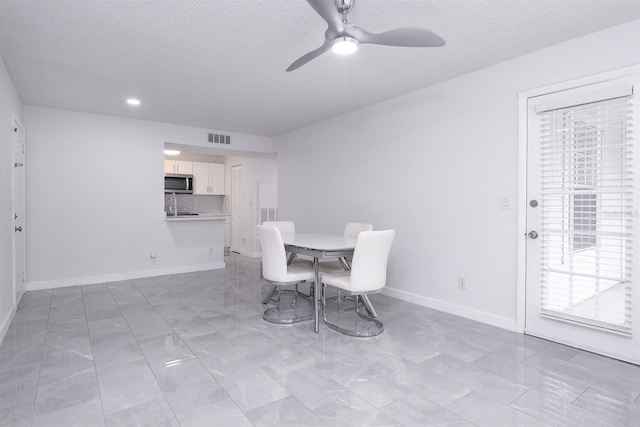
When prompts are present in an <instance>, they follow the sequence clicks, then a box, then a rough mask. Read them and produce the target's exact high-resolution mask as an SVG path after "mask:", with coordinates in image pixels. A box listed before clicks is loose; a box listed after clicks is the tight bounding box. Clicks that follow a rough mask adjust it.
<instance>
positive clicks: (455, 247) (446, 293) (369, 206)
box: [274, 20, 640, 329]
mask: <svg viewBox="0 0 640 427" xmlns="http://www.w3.org/2000/svg"><path fill="white" fill-rule="evenodd" d="M637 63H640V20H636V21H633V22H630V23H628V24H624V25H621V26H618V27H615V28H612V29H608V30H605V31H602V32H598V33H594V34H591V35H588V36H586V37H582V38H579V39H576V40H572V41H569V42H566V43H563V44H560V45H557V46H553V47H550V48H547V49H544V50H541V51H538V52H534V53H532V54H529V55H526V56H522V57H520V58H517V59H515V60H512V61H508V62H505V63H502V64H499V65H496V66H493V67H490V68H487V69H484V70H480V71H478V72H474V73H471V74H468V75H465V76H462V77H460V78H456V79H453V80H450V81H447V82H444V83H441V84H438V85H435V86H432V87H429V88H426V89H423V90H421V91H417V92H414V93H411V94H409V95H406V96H403V97H399V98H396V99H393V100H390V101H387V102H384V103H381V104H377V105H374V106H370V107H367V108H364V109H361V110H358V111H354V112H352V113H349V114H345V115H342V116H338V117H335V118H333V119H330V120H327V121H325V122H322V123H317V124H314V125H312V126H309V127H307V128H303V129H299V130H297V131H294V132H290V133H288V134H284V135H280V136H278V137H276V138H274V146H275V148H276V150H277V152H278V173H279V177H278V182H279V188H278V192H279V195H278V197H279V211H280V217H281V218H283V219H292V220H294V221H295V222H296V230H299V231H307V232H311V231H318V232H332V233H336V234H339V233H341V232H342V230H343V227H344V224H345V223H346V222H349V221H358V222H371V223H373V224H374V227H375V228H376V229H385V228H395V229H396V231H397V234H396V241H395V243H394V247H393V250H392V254H391V258H390V264H389V267H390V269H389V276H388V283H387V289H386V291H387V293H388V294H389V295H392V296H396V297H399V298H403V299H407V300H410V301H413V302H416V303H419V304H423V305H426V306H430V307H434V308H437V309H442V310H445V311H449V312H451V313H454V314H459V315H462V316H466V317H469V318H472V319H476V320H480V321H484V322H487V323H490V324H493V325H496V326H500V327H504V328H509V329H515V325H516V281H517V276H516V247H517V246H516V245H517V240H518V239H517V237H518V236H517V206H515V205H514V208H513V209H511V210H501V209H500V197H501V196H502V195H506V196H509V197H510V199H511V202H512V204H514V203H515V201H516V200H517V179H518V170H517V161H518V158H517V155H518V153H517V147H518V140H517V138H518V129H517V125H518V120H517V114H518V111H517V96H518V93H519V92H521V91H524V90H528V89H531V88H535V87H540V86H544V85H548V84H551V83H555V82H561V81H566V80H570V79H573V78H577V77H581V76H585V75H590V74H594V73H599V72H602V71H606V70H611V69H615V68H620V67H624V66H629V65H633V64H637ZM372 89H373V88H372ZM345 96H348V94H345ZM458 276H464V277H465V278H466V285H467V289H466V290H460V289H458V286H457V278H458Z"/></svg>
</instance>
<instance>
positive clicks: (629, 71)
mask: <svg viewBox="0 0 640 427" xmlns="http://www.w3.org/2000/svg"><path fill="white" fill-rule="evenodd" d="M637 73H640V64H636V65H631V66H629V67H624V68H619V69H617V70H610V71H605V72H603V73H598V74H593V75H590V76H585V77H581V78H577V79H574V80H568V81H564V82H561V83H555V84H551V85H547V86H543V87H539V88H536V89H530V90H527V91H523V92H520V93H519V94H518V231H517V236H518V248H517V254H518V255H517V260H518V265H517V281H516V331H518V332H524V329H525V314H526V298H525V292H526V256H527V239H526V233H527V126H528V123H527V121H528V108H527V104H528V100H529V98H535V97H537V96H542V95H547V94H550V93H554V92H560V91H563V90H567V89H572V88H577V87H581V86H587V85H592V84H595V83H601V82H606V81H609V80H614V79H617V78H621V77H626V76H630V75H633V74H637Z"/></svg>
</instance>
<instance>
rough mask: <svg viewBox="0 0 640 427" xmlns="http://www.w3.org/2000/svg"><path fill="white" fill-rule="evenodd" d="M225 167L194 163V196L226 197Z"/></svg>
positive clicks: (215, 164)
mask: <svg viewBox="0 0 640 427" xmlns="http://www.w3.org/2000/svg"><path fill="white" fill-rule="evenodd" d="M224 191H225V187H224V165H223V164H220V163H202V162H193V194H201V195H214V196H215V195H219V196H221V195H224V194H225V193H224Z"/></svg>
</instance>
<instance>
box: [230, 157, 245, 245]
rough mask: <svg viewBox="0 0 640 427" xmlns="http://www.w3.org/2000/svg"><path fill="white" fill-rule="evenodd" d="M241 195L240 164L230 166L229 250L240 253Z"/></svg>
mask: <svg viewBox="0 0 640 427" xmlns="http://www.w3.org/2000/svg"><path fill="white" fill-rule="evenodd" d="M241 195H242V166H240V165H236V166H232V167H231V250H232V251H233V252H238V253H240V250H241V247H242V240H241V235H240V221H241V218H242V216H241V212H240V210H241V208H240V207H241V203H240V198H241Z"/></svg>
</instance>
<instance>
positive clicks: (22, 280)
mask: <svg viewBox="0 0 640 427" xmlns="http://www.w3.org/2000/svg"><path fill="white" fill-rule="evenodd" d="M24 152H25V141H24V128H23V127H22V125H21V124H20V122H19V121H18V119H17V118H14V119H13V158H12V177H11V208H12V209H11V211H12V212H11V214H12V215H13V220H14V224H13V242H12V243H13V248H12V254H13V303H14V305H17V304H18V303H19V302H20V299H21V298H22V295H23V294H24V292H25V291H26V287H27V286H26V285H27V282H26V280H27V273H26V239H25V234H26V230H25V214H26V209H25V173H24V171H25V155H24Z"/></svg>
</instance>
